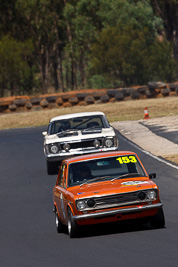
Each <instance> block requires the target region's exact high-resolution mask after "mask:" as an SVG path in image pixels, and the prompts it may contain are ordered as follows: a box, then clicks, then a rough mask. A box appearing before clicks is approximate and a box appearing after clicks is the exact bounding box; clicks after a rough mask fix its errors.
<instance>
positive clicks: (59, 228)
mask: <svg viewBox="0 0 178 267" xmlns="http://www.w3.org/2000/svg"><path fill="white" fill-rule="evenodd" d="M55 223H56V230H57V232H58V233H62V232H63V227H64V226H63V224H62V223H61V221H60V219H59V216H58V214H57V211H56V212H55Z"/></svg>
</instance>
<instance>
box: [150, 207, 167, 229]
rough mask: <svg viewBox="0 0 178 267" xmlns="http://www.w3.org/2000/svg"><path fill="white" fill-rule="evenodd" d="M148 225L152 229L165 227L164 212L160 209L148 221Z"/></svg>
mask: <svg viewBox="0 0 178 267" xmlns="http://www.w3.org/2000/svg"><path fill="white" fill-rule="evenodd" d="M150 224H151V227H152V228H153V229H158V228H163V227H164V226H165V217H164V211H163V209H162V208H160V209H159V210H158V213H157V214H156V215H155V216H153V217H152V218H151V219H150Z"/></svg>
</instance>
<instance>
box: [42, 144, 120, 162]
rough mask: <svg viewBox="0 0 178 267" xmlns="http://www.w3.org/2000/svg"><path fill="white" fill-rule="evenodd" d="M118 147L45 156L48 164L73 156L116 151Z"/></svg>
mask: <svg viewBox="0 0 178 267" xmlns="http://www.w3.org/2000/svg"><path fill="white" fill-rule="evenodd" d="M117 150H118V147H110V148H106V147H104V148H101V149H88V150H87V149H86V150H76V151H71V152H61V153H58V154H45V157H46V160H47V161H50V162H54V161H61V160H63V159H65V158H69V157H73V156H81V155H85V154H91V153H98V152H107V151H117Z"/></svg>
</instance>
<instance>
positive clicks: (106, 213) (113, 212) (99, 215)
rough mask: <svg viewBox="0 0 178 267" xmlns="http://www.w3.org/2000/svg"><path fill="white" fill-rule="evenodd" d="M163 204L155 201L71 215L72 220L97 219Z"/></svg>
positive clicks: (144, 209) (135, 211)
mask: <svg viewBox="0 0 178 267" xmlns="http://www.w3.org/2000/svg"><path fill="white" fill-rule="evenodd" d="M162 206H163V204H162V203H156V204H151V205H146V206H139V207H133V208H123V209H116V210H109V211H102V212H97V213H90V214H82V215H74V216H72V217H73V219H74V220H76V221H77V220H85V219H99V218H105V217H109V216H113V215H117V214H127V213H128V214H131V213H137V212H142V211H146V210H151V209H159V208H161V207H162Z"/></svg>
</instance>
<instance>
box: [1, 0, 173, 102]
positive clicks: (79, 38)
mask: <svg viewBox="0 0 178 267" xmlns="http://www.w3.org/2000/svg"><path fill="white" fill-rule="evenodd" d="M176 2H177V1H175V0H169V1H168V0H140V1H139V0H90V1H88V0H28V1H26V0H8V1H3V0H0V96H1V97H3V96H5V95H6V94H7V93H8V94H10V95H23V94H35V93H43V94H44V93H48V92H50V90H51V88H52V89H53V88H54V90H55V91H56V92H59V91H61V92H65V91H69V90H78V89H84V88H104V87H105V88H106V87H107V88H116V87H120V86H131V85H134V84H137V85H141V84H146V83H148V82H149V81H151V80H161V81H164V82H172V81H174V80H176V79H177V77H178V69H177V63H178V29H177V28H178V23H177V22H178V15H177V14H178V4H177V3H176Z"/></svg>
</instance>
